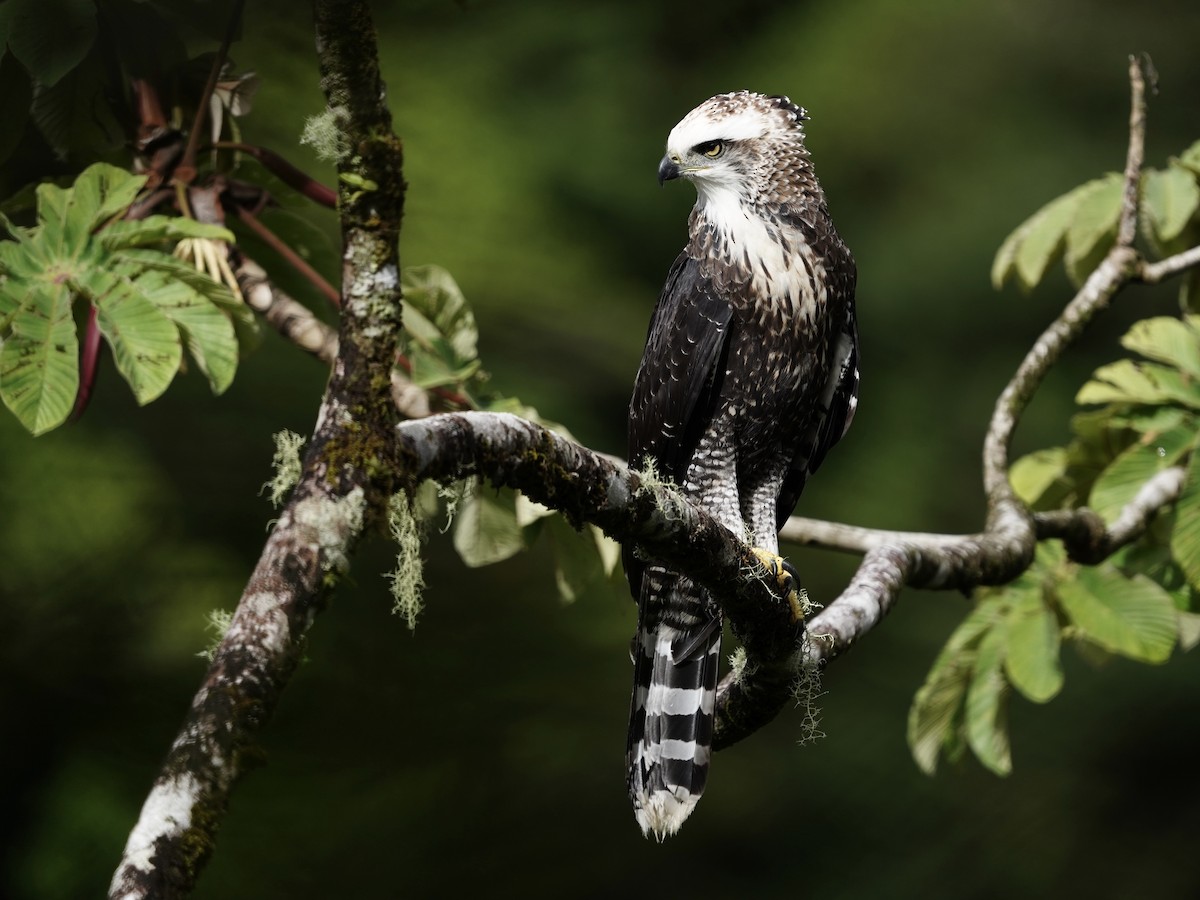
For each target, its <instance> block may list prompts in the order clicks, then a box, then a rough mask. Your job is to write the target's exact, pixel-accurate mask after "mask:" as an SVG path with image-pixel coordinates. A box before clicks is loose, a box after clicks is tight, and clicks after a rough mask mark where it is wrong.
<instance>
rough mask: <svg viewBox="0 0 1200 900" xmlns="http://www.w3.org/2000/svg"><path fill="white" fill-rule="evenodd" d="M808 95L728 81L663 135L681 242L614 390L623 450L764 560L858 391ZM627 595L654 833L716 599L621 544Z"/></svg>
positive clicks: (638, 737)
mask: <svg viewBox="0 0 1200 900" xmlns="http://www.w3.org/2000/svg"><path fill="white" fill-rule="evenodd" d="M806 118H807V116H806V114H805V111H804V110H803V109H802V108H800V107H799V106H797V105H796V104H794V103H792V102H791V101H790V100H789V99H788V98H787V97H773V96H765V95H763V94H755V93H750V92H748V91H739V92H736V93H732V94H721V95H719V96H716V97H713V98H712V99H710V100H706V101H705V102H704V103H702V104H700V106H698V107H696V109H694V110H692V112H690V113H689V114H688V115H687V116H686V117H685V118H684V119H683V121H681V122H680V123H679V124H678V125H676V126H675V128H674V129H673V130H672V131H671V134H670V136H669V137H668V138H667V154H666V156H665V157H663V160H662V162H661V164H660V165H659V168H658V179H659V182H660V183H662V182H666V181H668V180H670V179H674V178H687V179H689V180H690V181H692V182H693V183H694V184H695V185H696V191H697V200H696V206H695V208H694V209H693V210H692V214H691V218H690V219H689V220H688V233H689V236H688V243H687V246H686V247H685V248H684V251H683V252H682V253H681V254H680V255H679V258H678V259H676V260H675V264H674V265H672V266H671V271H670V273H669V274H668V275H667V283H666V285H665V286H664V288H663V291H662V295H661V296H660V297H659V300H658V305H657V306H656V307H655V310H654V316H653V319H652V320H651V323H650V332H649V336H648V337H647V340H646V349H645V352H644V354H643V356H642V363H641V366H640V368H639V369H638V373H637V380H636V382H635V385H634V389H633V399H632V401H631V402H630V405H629V459H630V462H631V464H632V465H633V466H634V467H638V468H641V467H644V466H646V465H647V464H648V463H651V462H653V464H654V466H655V469H656V471H657V472H658V473H659V474H660V475H662V476H664V477H667V478H670V479H671V480H672V481H673V482H674V483H675V484H676V485H678V487H679V489H680V490H681V491H682V492H683V493H684V495H686V496H687V497H688V498H689V499H690V500H691V501H692V502H693V503H695V504H697V505H699V506H701V507H702V508H704V509H705V510H707V511H708V512H709V513H710V514H711V515H713V516H714V517H716V518H717V519H718V520H719V521H720V522H722V523H723V524H724V525H726V526H727V527H728V528H729V529H730V530H731V531H733V532H734V533H735V534H737V535H738V536H739V537H746V538H748V539H749V540H750V541H751V543H752V544H753V545H754V546H755V547H756V548H759V549H760V550H761V551H763V552H762V553H761V554H760V555H762V556H763V557H764V559H765V560H767V561H768V562H769V563H773V564H774V566H773V567H774V568H776V570H778V566H779V565H780V564H782V560H780V559H779V557H778V556H777V553H778V548H779V540H778V531H779V528H780V526H781V525H782V524H783V522H784V520H786V519H787V517H788V516H789V515H791V513H792V509H793V508H794V507H795V505H796V501H797V500H798V499H799V497H800V492H801V491H802V490H803V489H804V483H805V481H806V480H807V479H808V476H809V475H810V474H811V473H812V472H814V471H815V470H816V468H817V466H819V465H820V463H821V460H822V459H824V457H825V453H826V452H827V451H828V450H829V448H830V447H832V446H833V445H834V444H835V443H836V442H837V441H838V440H839V439H840V438H841V437H842V435H843V434H844V433H845V431H846V429H847V428H848V427H849V425H850V420H851V419H852V418H853V416H854V409H855V405H856V403H857V397H858V334H857V327H856V324H855V317H854V283H855V268H854V260H853V258H852V257H851V256H850V251H849V250H847V249H846V246H845V244H843V243H842V241H841V238H839V237H838V235H837V232H836V231H834V228H833V222H832V221H830V218H829V212H828V210H827V208H826V206H825V196H824V194H823V193H822V192H821V188H820V185H818V184H817V179H816V176H815V174H814V173H813V166H812V162H811V161H810V159H809V155H808V151H807V150H806V149H805V146H804V128H803V123H804V121H805V119H806ZM625 570H626V573H627V574H628V577H629V585H630V589H631V590H632V592H633V596H634V598H635V599H636V600H637V601H638V631H637V635H636V637H635V638H634V643H633V656H634V689H633V701H632V704H631V711H630V721H629V738H628V744H627V764H628V785H629V793H630V796H631V798H632V800H633V806H634V811H635V813H636V815H637V820H638V823H639V824H640V825H641V826H642V830H643V831H644V832H646V833H647V834H649V833H650V832H653V833H654V835H655V836H656V837H657V838H658V839H659V840H661V839H662V838H663V837H665V836H666V835H669V834H673V833H675V832H676V831H677V830H678V829H679V826H680V825H681V824H682V823H683V820H684V819H686V818H687V816H688V814H689V813H690V812H691V811H692V808H693V807H694V806H695V805H696V801H697V800H698V799H699V797H700V793H701V792H702V791H703V790H704V782H705V780H706V778H707V776H708V766H709V756H710V752H711V743H712V731H713V705H714V697H715V688H716V682H717V668H718V663H719V658H720V647H721V627H722V622H721V612H720V609H719V608H718V606H717V605H716V603H714V601H713V600H712V598H711V597H710V596H709V595H708V594H707V593H706V592H705V591H704V590H703V589H702V588H700V587H698V586H697V585H695V584H694V583H693V582H692V581H691V580H689V579H688V578H686V577H684V576H682V575H679V574H677V573H675V572H672V571H671V570H669V569H666V568H663V567H662V566H660V565H657V564H656V563H655V562H654V561H653V560H643V559H640V558H638V557H636V556H635V555H634V553H633V552H632V550H631V549H629V548H627V549H626V552H625Z"/></svg>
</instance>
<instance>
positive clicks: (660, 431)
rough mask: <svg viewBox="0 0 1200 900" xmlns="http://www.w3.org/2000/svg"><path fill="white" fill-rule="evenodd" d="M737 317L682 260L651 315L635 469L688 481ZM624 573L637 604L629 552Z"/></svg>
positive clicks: (633, 420)
mask: <svg viewBox="0 0 1200 900" xmlns="http://www.w3.org/2000/svg"><path fill="white" fill-rule="evenodd" d="M732 315H733V310H732V308H731V307H730V305H729V303H728V302H727V301H726V300H724V299H722V297H721V296H720V295H719V294H718V292H717V291H716V289H715V288H714V287H713V284H712V282H711V281H710V280H709V279H708V278H706V277H705V276H703V275H702V274H701V273H700V266H699V264H698V263H697V262H696V261H695V260H694V259H691V258H689V257H688V255H687V254H686V253H681V254H680V255H679V258H678V259H676V260H675V263H674V264H673V265H672V266H671V271H670V273H668V275H667V283H666V284H665V285H664V286H663V291H662V295H661V296H660V297H659V299H658V305H657V306H656V307H655V308H654V315H653V317H652V318H651V320H650V331H649V334H648V335H647V337H646V349H645V351H644V352H643V353H642V364H641V366H640V367H639V368H638V373H637V380H636V381H635V382H634V386H633V399H632V400H630V403H629V464H630V465H631V466H633V467H634V468H641V467H643V466H645V464H646V463H647V461H649V460H653V461H654V464H655V468H656V470H657V471H658V473H659V474H660V475H662V476H663V477H666V478H670V479H671V480H672V481H674V482H676V483H680V482H682V481H683V478H684V476H685V475H686V474H687V468H688V464H689V463H690V462H691V459H692V454H693V452H694V451H695V449H696V445H697V443H698V442H699V441H700V436H701V435H702V434H703V433H704V429H705V428H706V427H707V426H708V423H709V421H710V420H711V419H712V416H713V412H714V408H715V405H716V402H717V398H718V397H719V396H720V392H721V383H722V380H723V379H724V377H725V368H726V362H725V360H726V356H727V354H728V349H729V324H730V319H731V318H732ZM625 572H626V574H627V575H628V576H629V586H630V588H631V590H632V591H633V595H634V597H635V598H636V597H637V596H638V591H639V585H640V582H641V564H640V563H639V562H638V561H636V560H634V559H633V554H632V552H631V551H630V550H626V552H625Z"/></svg>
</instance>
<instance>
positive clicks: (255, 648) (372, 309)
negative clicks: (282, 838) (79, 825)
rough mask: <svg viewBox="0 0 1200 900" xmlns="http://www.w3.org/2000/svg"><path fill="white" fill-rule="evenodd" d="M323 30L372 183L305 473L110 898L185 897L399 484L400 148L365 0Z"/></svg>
mask: <svg viewBox="0 0 1200 900" xmlns="http://www.w3.org/2000/svg"><path fill="white" fill-rule="evenodd" d="M316 31H317V41H318V48H319V49H318V53H319V57H320V63H321V74H322V86H323V88H324V90H325V93H326V97H327V99H328V103H329V106H330V108H331V109H336V110H338V111H339V112H338V116H339V121H340V124H341V127H342V128H343V130H344V132H345V134H346V136H347V139H348V141H349V143H350V145H351V147H352V149H353V153H352V154H351V155H350V156H348V157H347V159H346V160H344V161H343V162H342V164H341V165H340V169H341V171H342V172H343V173H344V174H350V175H352V176H353V178H354V179H355V180H357V181H358V182H359V183H367V182H370V183H373V184H375V185H377V188H378V189H377V190H374V191H370V192H365V191H360V192H357V193H355V194H353V195H352V194H351V193H349V192H347V191H345V190H344V191H343V196H342V197H341V198H340V199H341V205H340V213H341V221H342V236H343V246H344V251H343V279H342V282H343V304H342V311H341V328H340V334H339V341H338V352H337V356H336V358H335V359H334V363H333V371H332V375H331V378H330V381H329V385H328V387H327V389H326V393H325V397H324V400H323V401H322V404H321V408H320V411H319V413H318V417H317V424H316V428H315V431H314V435H313V439H312V440H311V441H310V442H309V449H308V452H307V454H306V456H305V459H304V463H303V471H302V474H301V477H300V481H299V483H298V484H297V485H296V487H295V489H294V491H293V493H292V496H291V497H290V499H289V501H288V503H287V505H286V506H285V508H284V510H283V512H282V514H281V515H280V517H279V521H278V524H277V525H276V527H275V530H274V531H273V532H272V533H271V536H270V538H269V539H268V540H267V543H266V546H265V548H264V550H263V554H262V556H261V558H260V559H259V562H258V565H257V566H256V567H255V570H254V572H253V574H252V575H251V577H250V581H249V583H248V584H247V586H246V590H245V593H244V594H243V595H242V599H241V601H240V603H239V604H238V608H237V612H236V613H235V615H234V619H233V623H232V624H231V626H230V628H229V630H228V632H227V633H226V635H225V637H224V638H223V640H222V641H221V644H220V645H219V646H218V648H217V650H216V652H215V655H214V658H213V662H212V665H211V667H210V668H209V671H208V673H207V675H206V676H205V679H204V683H203V684H202V685H201V687H200V690H199V692H198V693H197V694H196V697H195V698H194V700H193V701H192V706H191V709H190V710H189V712H188V715H187V717H186V719H185V721H184V724H183V727H182V729H181V731H180V733H179V736H178V737H177V738H176V739H175V742H174V744H173V745H172V747H171V749H170V751H169V752H168V755H167V759H166V761H165V763H164V765H163V768H162V770H161V772H160V774H159V776H158V778H157V779H156V781H155V783H154V785H153V787H152V789H151V791H150V794H149V796H148V797H147V799H146V802H145V804H144V806H143V808H142V813H141V816H140V817H139V819H138V822H137V825H136V826H135V827H134V829H133V832H132V833H131V834H130V836H129V840H128V843H127V844H126V847H125V852H124V854H123V856H122V859H121V861H120V864H119V866H118V868H117V871H116V873H115V875H114V877H113V881H112V885H111V887H110V896H111V897H120V898H130V900H132V898H141V897H155V898H174V897H182V896H185V895H186V894H187V893H189V892H190V890H191V888H192V886H193V884H194V883H195V880H196V877H197V875H198V874H199V871H200V869H201V868H202V867H203V865H204V863H205V862H206V861H207V859H208V857H209V855H210V854H211V852H212V847H213V841H214V838H215V835H216V831H217V827H218V825H219V823H220V820H221V817H222V815H223V813H224V811H225V808H226V805H227V803H228V800H229V795H230V791H231V790H232V787H233V785H234V783H235V782H236V780H237V779H238V778H239V777H240V776H241V775H242V774H244V773H245V772H246V771H247V770H248V769H249V768H251V767H252V766H253V764H254V762H255V760H256V756H257V751H256V749H255V743H254V742H255V736H256V734H257V732H258V730H259V729H260V728H261V727H262V726H263V724H264V722H265V721H266V720H267V719H268V718H269V717H270V715H271V713H272V711H273V710H274V708H275V705H276V703H277V701H278V698H279V694H280V692H281V691H282V689H283V687H284V686H285V685H286V683H287V682H288V680H289V678H290V676H291V675H292V673H293V671H294V669H295V667H296V664H297V662H298V660H299V658H300V654H301V649H302V646H303V638H304V634H305V632H306V631H307V629H308V627H309V626H310V625H311V623H312V620H313V618H314V617H315V615H316V614H317V612H319V611H320V609H321V607H322V604H323V600H324V596H325V593H326V591H327V589H328V586H329V584H330V583H331V582H332V581H333V580H336V577H337V576H338V575H339V574H340V573H341V572H342V571H343V570H344V569H345V568H346V566H347V563H348V558H349V553H350V551H351V549H352V548H353V546H354V544H355V542H356V541H357V539H358V537H359V535H360V534H361V532H362V530H363V528H364V527H365V526H366V525H367V524H369V523H370V522H371V521H372V520H374V519H375V518H377V517H378V516H379V515H380V513H381V511H382V509H383V507H384V504H385V503H386V500H387V498H388V497H389V496H390V495H391V491H392V485H391V480H390V472H389V469H388V467H387V465H386V464H384V462H383V460H382V459H381V453H382V450H383V448H385V447H386V446H387V445H388V436H389V435H390V432H391V429H392V428H393V427H394V425H395V423H396V420H397V412H396V409H395V406H394V405H393V404H392V402H391V397H390V382H389V378H388V374H387V373H388V372H389V371H390V369H391V364H392V359H393V358H394V355H395V352H396V345H397V342H398V339H399V335H400V326H401V303H400V280H399V271H400V270H399V256H398V245H397V238H398V236H399V229H400V220H401V215H402V210H403V200H404V181H403V177H402V174H401V165H402V154H401V151H400V144H399V141H398V139H397V138H396V137H395V135H394V134H393V132H392V127H391V116H390V113H389V112H388V110H387V107H386V105H385V103H384V91H383V84H382V81H381V80H380V77H379V68H378V60H377V57H376V55H375V52H374V48H375V46H376V45H375V38H374V27H373V25H372V23H371V18H370V14H369V10H368V8H367V6H366V4H365V2H362V0H348V2H334V0H318V2H317V3H316Z"/></svg>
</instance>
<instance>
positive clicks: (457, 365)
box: [404, 313, 480, 390]
mask: <svg viewBox="0 0 1200 900" xmlns="http://www.w3.org/2000/svg"><path fill="white" fill-rule="evenodd" d="M415 318H416V316H415V315H414V316H412V317H410V316H409V315H408V314H407V313H406V314H405V318H404V321H405V327H408V326H409V325H411V324H413V320H414V319H415ZM409 350H410V353H409V361H410V362H411V363H412V372H410V373H409V377H410V378H411V379H412V382H413V384H415V385H417V386H418V387H421V388H425V389H426V390H428V389H429V388H435V387H444V386H446V385H453V384H461V383H462V382H464V381H466V380H467V379H468V378H470V377H471V376H472V375H474V374H476V373H477V372H478V371H479V366H480V363H479V360H477V359H473V360H470V361H467V362H462V361H461V360H460V359H459V358H458V357H457V356H456V354H455V353H454V351H453V349H452V348H451V347H450V344H449V343H448V342H447V341H445V340H444V339H442V338H441V337H435V338H434V339H433V340H432V341H430V342H429V343H428V344H427V345H426V346H425V347H424V348H414V347H413V345H411V344H410V345H409Z"/></svg>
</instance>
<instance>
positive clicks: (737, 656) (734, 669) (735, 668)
mask: <svg viewBox="0 0 1200 900" xmlns="http://www.w3.org/2000/svg"><path fill="white" fill-rule="evenodd" d="M729 674H730V675H732V676H733V682H734V684H741V681H742V676H743V675H745V674H746V648H745V647H738V648H737V649H736V650H734V651H733V653H731V654H729Z"/></svg>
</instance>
